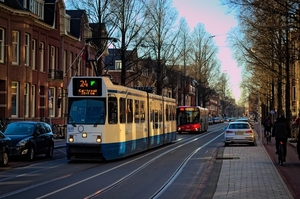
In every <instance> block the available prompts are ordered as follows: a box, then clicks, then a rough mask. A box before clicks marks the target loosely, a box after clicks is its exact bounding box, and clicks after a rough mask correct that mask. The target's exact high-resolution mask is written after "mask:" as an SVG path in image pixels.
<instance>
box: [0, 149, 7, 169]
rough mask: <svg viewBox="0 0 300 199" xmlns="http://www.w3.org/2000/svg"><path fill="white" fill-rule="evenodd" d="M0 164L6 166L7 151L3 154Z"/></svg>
mask: <svg viewBox="0 0 300 199" xmlns="http://www.w3.org/2000/svg"><path fill="white" fill-rule="evenodd" d="M0 164H1V166H7V164H8V153H7V151H4V152H3V155H2V161H1V163H0Z"/></svg>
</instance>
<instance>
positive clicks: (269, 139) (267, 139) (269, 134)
mask: <svg viewBox="0 0 300 199" xmlns="http://www.w3.org/2000/svg"><path fill="white" fill-rule="evenodd" d="M266 141H267V144H269V143H271V132H268V131H267V132H266Z"/></svg>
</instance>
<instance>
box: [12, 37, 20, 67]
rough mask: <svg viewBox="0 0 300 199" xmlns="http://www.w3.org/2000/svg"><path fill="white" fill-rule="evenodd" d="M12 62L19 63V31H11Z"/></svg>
mask: <svg viewBox="0 0 300 199" xmlns="http://www.w3.org/2000/svg"><path fill="white" fill-rule="evenodd" d="M11 49H12V52H11V53H12V64H15V65H17V64H19V32H18V31H12V46H11Z"/></svg>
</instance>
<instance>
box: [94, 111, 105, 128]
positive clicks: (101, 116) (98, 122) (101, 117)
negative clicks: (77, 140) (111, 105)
mask: <svg viewBox="0 0 300 199" xmlns="http://www.w3.org/2000/svg"><path fill="white" fill-rule="evenodd" d="M101 119H104V117H103V114H101V115H100V117H99V118H98V120H97V121H96V123H95V124H94V127H97V124H100V120H101Z"/></svg>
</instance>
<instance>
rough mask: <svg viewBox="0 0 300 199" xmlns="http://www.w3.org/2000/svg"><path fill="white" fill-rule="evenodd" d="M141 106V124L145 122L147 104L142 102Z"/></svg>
mask: <svg viewBox="0 0 300 199" xmlns="http://www.w3.org/2000/svg"><path fill="white" fill-rule="evenodd" d="M140 103H141V106H140V113H141V122H142V123H144V122H145V102H144V101H141V102H140Z"/></svg>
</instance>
